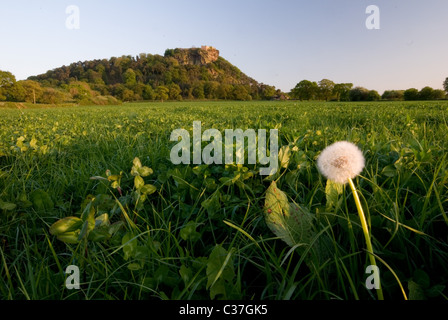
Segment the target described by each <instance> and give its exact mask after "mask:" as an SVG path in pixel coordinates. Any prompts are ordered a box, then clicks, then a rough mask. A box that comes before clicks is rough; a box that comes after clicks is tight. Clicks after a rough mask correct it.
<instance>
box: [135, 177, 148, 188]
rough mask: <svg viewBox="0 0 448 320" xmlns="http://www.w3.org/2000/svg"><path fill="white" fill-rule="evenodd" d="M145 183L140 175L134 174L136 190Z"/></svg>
mask: <svg viewBox="0 0 448 320" xmlns="http://www.w3.org/2000/svg"><path fill="white" fill-rule="evenodd" d="M144 185H145V181H144V180H143V178H142V177H140V176H135V178H134V186H135V188H136V189H137V190H138V189H140V188H141V187H143V186H144Z"/></svg>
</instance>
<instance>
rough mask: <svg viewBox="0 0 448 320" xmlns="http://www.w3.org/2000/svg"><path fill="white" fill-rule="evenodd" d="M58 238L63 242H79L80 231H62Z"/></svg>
mask: <svg viewBox="0 0 448 320" xmlns="http://www.w3.org/2000/svg"><path fill="white" fill-rule="evenodd" d="M57 238H58V240H60V241H62V242H65V243H72V244H75V243H78V242H79V240H78V238H79V231H72V232H65V233H61V234H60V235H58V236H57Z"/></svg>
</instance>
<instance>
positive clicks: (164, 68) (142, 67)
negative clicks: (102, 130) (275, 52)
mask: <svg viewBox="0 0 448 320" xmlns="http://www.w3.org/2000/svg"><path fill="white" fill-rule="evenodd" d="M190 50H191V52H194V53H195V54H197V51H198V49H167V50H166V51H165V55H164V56H160V55H152V54H140V55H139V56H137V57H133V56H122V57H118V58H117V57H112V58H110V59H109V60H107V59H103V60H92V61H84V62H81V61H79V62H76V63H72V64H70V65H69V66H62V67H60V68H56V69H53V70H50V71H47V72H46V73H45V74H41V75H38V76H33V77H29V78H28V79H29V80H28V81H35V82H37V83H39V84H40V85H41V86H42V87H50V88H53V89H57V90H62V91H64V92H68V93H70V96H71V98H72V99H73V100H75V101H83V102H85V103H88V102H89V101H90V102H92V99H93V100H94V98H95V97H98V96H104V97H114V98H116V99H118V100H121V101H137V100H161V101H165V100H182V99H233V100H252V99H257V100H258V99H272V98H273V97H274V96H276V95H277V91H276V89H275V87H273V86H269V85H266V84H262V83H258V82H257V81H255V80H254V79H252V78H250V77H248V76H247V75H245V74H244V73H242V72H241V71H240V70H239V69H238V68H237V67H235V66H234V65H232V64H231V63H230V62H228V61H227V60H225V59H224V58H222V57H217V58H216V60H215V61H213V62H207V63H204V62H203V61H200V59H199V58H201V57H200V56H199V58H198V57H196V56H195V57H193V58H194V59H193V58H192V57H188V54H189V52H190ZM198 59H199V60H198Z"/></svg>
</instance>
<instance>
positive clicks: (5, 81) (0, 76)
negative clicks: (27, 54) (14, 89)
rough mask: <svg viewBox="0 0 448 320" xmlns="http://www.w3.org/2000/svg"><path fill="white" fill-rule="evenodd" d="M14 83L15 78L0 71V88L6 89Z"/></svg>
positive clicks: (6, 72)
mask: <svg viewBox="0 0 448 320" xmlns="http://www.w3.org/2000/svg"><path fill="white" fill-rule="evenodd" d="M15 82H16V77H15V76H14V75H13V74H12V73H11V72H9V71H1V70H0V88H3V87H7V86H10V85H12V84H13V83H15Z"/></svg>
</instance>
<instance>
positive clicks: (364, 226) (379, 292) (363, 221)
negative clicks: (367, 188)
mask: <svg viewBox="0 0 448 320" xmlns="http://www.w3.org/2000/svg"><path fill="white" fill-rule="evenodd" d="M348 183H349V184H350V188H351V189H352V192H353V197H354V198H355V203H356V208H357V209H358V213H359V219H360V220H361V226H362V231H363V232H364V237H365V238H366V244H367V251H368V252H369V259H370V263H371V264H372V265H374V266H375V267H376V266H377V265H376V261H375V256H374V255H373V247H372V242H371V239H370V234H369V228H368V226H367V220H366V216H365V215H364V211H363V210H362V206H361V201H360V200H359V196H358V192H357V191H356V188H355V185H354V183H353V180H352V179H351V178H348ZM377 295H378V300H384V297H383V290H382V288H381V284H380V286H379V288H378V289H377Z"/></svg>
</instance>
